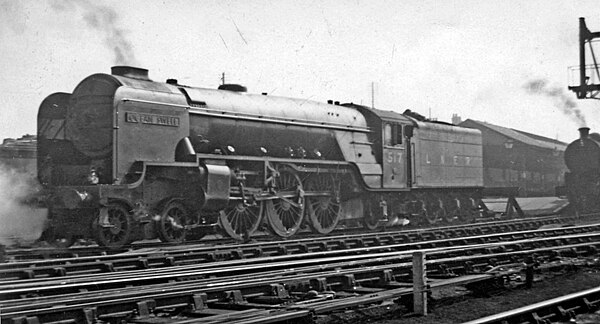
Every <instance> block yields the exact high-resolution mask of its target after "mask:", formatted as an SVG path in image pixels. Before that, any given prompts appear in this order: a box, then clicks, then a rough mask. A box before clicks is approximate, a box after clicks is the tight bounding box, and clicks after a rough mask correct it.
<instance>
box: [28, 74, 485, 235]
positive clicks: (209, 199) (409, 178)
mask: <svg viewBox="0 0 600 324" xmlns="http://www.w3.org/2000/svg"><path fill="white" fill-rule="evenodd" d="M38 178H39V180H40V183H42V184H43V186H44V187H45V188H46V190H47V191H48V192H49V197H50V198H49V200H48V205H49V209H50V223H49V227H48V229H47V230H46V231H45V238H46V239H47V240H50V241H62V242H67V243H69V242H72V240H73V239H75V238H94V239H95V240H96V241H97V242H99V243H100V244H102V245H106V246H109V247H120V246H123V245H126V244H128V243H130V242H131V241H133V240H138V239H152V238H156V237H158V238H160V239H162V240H163V241H169V242H181V241H183V240H184V239H185V238H186V236H187V237H189V236H194V235H202V234H205V233H210V232H214V231H220V232H222V233H224V234H226V235H228V236H230V237H233V238H235V239H238V240H244V239H247V238H249V237H251V236H252V234H253V233H254V232H255V231H257V230H259V229H266V230H269V231H271V232H272V233H274V234H276V235H278V236H281V237H290V236H293V235H294V234H296V233H297V232H298V231H299V230H301V229H303V228H310V229H311V230H312V231H313V232H315V233H319V234H327V233H329V232H331V231H332V230H333V229H335V228H336V227H337V226H338V225H339V224H340V222H344V223H345V224H347V225H357V224H362V226H365V227H367V228H369V229H375V228H377V227H378V226H380V225H383V224H387V223H389V222H390V221H392V220H393V218H395V217H399V216H402V217H409V218H412V219H414V220H418V221H420V220H422V221H425V222H429V223H435V222H438V221H441V220H445V221H448V222H450V221H453V220H455V219H457V217H458V216H461V217H462V216H464V215H474V213H476V212H477V200H478V199H479V193H480V191H481V187H482V161H481V135H480V133H479V132H478V131H476V130H472V129H466V128H461V127H456V126H452V125H449V124H442V123H432V122H427V121H424V120H419V118H415V115H414V114H413V115H412V116H411V114H400V113H395V112H388V111H381V110H377V109H372V108H368V107H364V106H359V105H354V104H343V105H339V104H325V103H319V102H314V101H308V100H300V99H291V98H283V97H276V96H269V95H266V94H263V95H254V94H248V93H247V92H246V91H245V88H244V87H242V86H239V85H222V86H220V87H219V89H203V88H195V87H189V86H184V85H180V84H179V83H178V82H177V80H173V79H169V80H167V81H166V82H164V83H162V82H154V81H152V80H150V79H149V78H148V73H147V70H145V69H139V68H134V67H126V66H120V67H113V70H112V74H110V75H109V74H94V75H92V76H89V77H87V78H86V79H84V80H83V81H82V82H81V83H80V84H79V85H78V86H77V87H76V88H75V90H74V91H73V93H72V94H68V93H56V94H53V95H50V96H49V97H48V98H46V99H45V100H44V101H43V102H42V104H41V106H40V110H39V113H38Z"/></svg>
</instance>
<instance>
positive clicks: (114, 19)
mask: <svg viewBox="0 0 600 324" xmlns="http://www.w3.org/2000/svg"><path fill="white" fill-rule="evenodd" d="M52 8H53V9H54V10H56V11H58V12H72V11H76V10H77V9H79V11H81V14H82V18H83V20H84V21H85V23H86V25H87V26H88V27H90V28H91V29H92V30H94V31H96V32H100V34H101V35H102V37H103V38H104V45H105V46H106V47H107V49H109V50H110V51H111V52H112V53H113V55H114V64H115V65H133V66H139V63H138V62H137V60H136V58H135V55H134V51H133V45H132V43H131V42H130V41H129V39H127V30H125V29H124V28H122V27H120V26H119V23H120V21H119V20H120V19H119V15H118V14H117V12H116V11H115V10H114V9H113V8H110V7H108V6H105V5H101V4H97V3H94V2H91V1H87V0H58V1H55V2H53V3H52Z"/></svg>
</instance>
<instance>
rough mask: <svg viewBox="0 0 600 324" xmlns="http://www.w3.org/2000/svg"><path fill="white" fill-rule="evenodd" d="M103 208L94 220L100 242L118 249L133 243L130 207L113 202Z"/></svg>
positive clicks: (97, 238)
mask: <svg viewBox="0 0 600 324" xmlns="http://www.w3.org/2000/svg"><path fill="white" fill-rule="evenodd" d="M102 209H103V210H101V211H100V213H99V215H98V217H97V218H96V221H95V222H94V230H95V233H96V240H97V242H98V244H100V245H102V246H106V247H109V248H114V249H118V248H121V247H123V246H125V245H127V244H129V243H131V241H132V240H133V219H132V215H131V213H130V212H129V208H126V207H125V206H124V205H122V204H118V203H112V204H109V205H108V206H106V207H104V208H102Z"/></svg>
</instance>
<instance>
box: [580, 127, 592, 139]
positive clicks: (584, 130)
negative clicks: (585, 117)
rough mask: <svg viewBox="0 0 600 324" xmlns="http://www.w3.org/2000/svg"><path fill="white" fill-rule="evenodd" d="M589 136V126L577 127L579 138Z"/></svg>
mask: <svg viewBox="0 0 600 324" xmlns="http://www.w3.org/2000/svg"><path fill="white" fill-rule="evenodd" d="M589 136H590V128H589V127H581V128H580V129H579V138H581V139H584V138H588V137H589Z"/></svg>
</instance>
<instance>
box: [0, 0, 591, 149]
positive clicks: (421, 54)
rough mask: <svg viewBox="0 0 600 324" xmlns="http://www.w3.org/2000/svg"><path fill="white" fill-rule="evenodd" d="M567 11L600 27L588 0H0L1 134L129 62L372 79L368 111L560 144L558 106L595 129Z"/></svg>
mask: <svg viewBox="0 0 600 324" xmlns="http://www.w3.org/2000/svg"><path fill="white" fill-rule="evenodd" d="M579 17H585V18H586V23H587V25H588V27H589V29H590V30H591V31H593V32H594V31H600V6H598V0H593V1H531V0H527V1H423V0H415V1H395V0H392V1H378V0H369V1H321V0H319V1H281V0H277V1H275V0H273V1H254V0H252V1H249V0H243V1H224V0H219V1H154V0H143V1H91V0H90V1H75V0H73V1H62V0H61V1H39V0H30V1H16V0H0V71H1V72H0V102H2V107H0V109H1V110H0V139H1V138H5V137H18V136H21V135H23V134H25V133H35V132H36V126H35V125H36V114H37V109H38V107H39V104H40V102H41V101H42V100H43V99H44V98H45V97H46V96H48V95H49V94H51V93H53V92H72V91H73V89H74V88H75V86H76V85H77V83H78V82H79V81H81V80H82V79H83V78H84V77H86V76H88V75H90V74H93V73H97V72H106V73H110V67H111V66H113V65H123V64H127V65H135V66H139V67H143V68H147V69H148V70H149V71H150V78H152V79H153V80H156V81H161V82H164V80H165V79H167V78H176V79H178V80H179V82H180V83H181V84H187V85H191V86H199V87H209V88H216V87H217V86H218V85H219V84H220V82H221V80H220V77H221V73H223V72H224V73H225V77H226V81H227V82H229V83H240V84H243V85H245V86H247V87H248V91H249V92H253V93H261V92H268V93H269V94H271V95H278V96H289V97H296V98H304V99H312V100H317V101H326V100H327V99H332V100H337V101H341V102H355V103H363V104H366V105H370V104H371V100H372V98H371V84H372V83H373V84H374V89H375V91H374V93H375V98H374V101H375V106H376V107H377V108H380V109H386V110H395V111H398V112H402V111H404V110H405V109H411V110H413V111H417V112H419V113H421V114H423V115H426V116H431V117H434V118H438V119H439V120H444V121H450V119H451V117H452V115H453V114H455V113H456V114H458V115H460V116H461V117H462V118H463V120H464V119H467V118H471V119H475V120H480V121H487V122H490V123H493V124H497V125H500V126H505V127H511V128H516V129H520V130H524V131H528V132H532V133H536V134H540V135H543V136H547V137H551V138H558V139H560V140H563V141H567V142H569V141H572V140H573V139H574V138H575V137H576V136H577V128H578V127H580V124H581V123H582V121H581V118H579V117H577V116H576V115H573V114H571V115H568V114H566V113H565V112H564V111H563V110H564V109H566V108H568V109H569V110H570V111H572V110H573V109H579V112H580V113H581V116H582V117H583V118H585V120H586V124H587V125H588V126H589V127H591V128H592V131H594V130H595V131H600V101H599V100H577V99H576V98H575V95H574V94H573V93H571V92H569V91H568V90H567V86H568V84H569V74H568V70H567V68H568V67H569V66H574V65H577V64H578V58H579V56H578V44H577V41H578V18H579ZM597 48H598V50H597V53H598V55H599V58H600V46H599V47H597ZM532 86H533V87H532ZM557 89H558V91H557ZM532 90H534V91H532ZM548 94H552V95H553V96H550V95H548Z"/></svg>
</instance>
